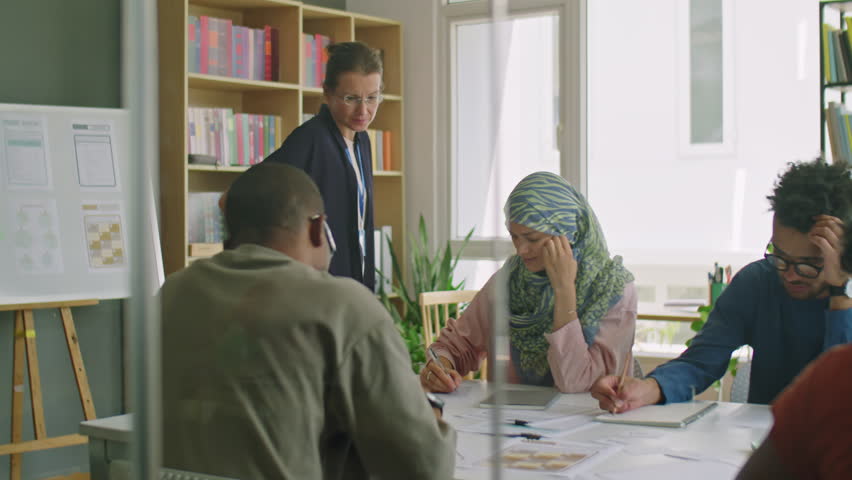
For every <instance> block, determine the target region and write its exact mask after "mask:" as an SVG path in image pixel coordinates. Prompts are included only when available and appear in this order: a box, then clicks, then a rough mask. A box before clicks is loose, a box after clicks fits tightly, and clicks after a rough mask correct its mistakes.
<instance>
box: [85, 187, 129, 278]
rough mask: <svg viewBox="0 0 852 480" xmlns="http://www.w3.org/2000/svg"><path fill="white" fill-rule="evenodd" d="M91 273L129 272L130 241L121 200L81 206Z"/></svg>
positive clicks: (91, 202) (93, 202)
mask: <svg viewBox="0 0 852 480" xmlns="http://www.w3.org/2000/svg"><path fill="white" fill-rule="evenodd" d="M80 209H81V212H82V221H83V233H84V235H85V239H84V240H85V245H86V259H87V263H88V265H89V271H92V272H102V271H106V270H112V271H114V270H126V269H127V266H128V259H127V240H126V229H125V227H124V221H123V219H124V214H123V210H122V207H121V202H119V201H84V202H83V203H82V204H81V205H80Z"/></svg>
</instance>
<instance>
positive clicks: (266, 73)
mask: <svg viewBox="0 0 852 480" xmlns="http://www.w3.org/2000/svg"><path fill="white" fill-rule="evenodd" d="M263 79H264V80H266V81H272V27H270V26H269V25H265V26H264V27H263Z"/></svg>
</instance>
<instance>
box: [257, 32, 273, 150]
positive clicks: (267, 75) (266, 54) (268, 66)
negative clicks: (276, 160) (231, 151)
mask: <svg viewBox="0 0 852 480" xmlns="http://www.w3.org/2000/svg"><path fill="white" fill-rule="evenodd" d="M263 79H264V80H267V81H271V80H272V27H270V26H269V25H264V26H263ZM260 138H263V137H262V136H261V137H260Z"/></svg>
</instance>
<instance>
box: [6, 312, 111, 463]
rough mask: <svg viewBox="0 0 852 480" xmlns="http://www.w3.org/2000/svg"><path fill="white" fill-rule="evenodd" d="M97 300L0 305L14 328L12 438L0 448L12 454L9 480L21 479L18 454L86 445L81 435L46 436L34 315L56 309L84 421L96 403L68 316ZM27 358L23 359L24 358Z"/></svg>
mask: <svg viewBox="0 0 852 480" xmlns="http://www.w3.org/2000/svg"><path fill="white" fill-rule="evenodd" d="M97 303H98V300H74V301H62V302H40V303H22V304H16V305H0V311H13V312H14V317H15V320H14V321H15V329H14V339H13V345H14V347H13V350H14V353H13V355H14V357H13V360H12V435H11V442H10V443H7V444H5V445H0V455H11V457H10V461H9V478H10V480H20V478H21V454H22V453H25V452H32V451H36V450H47V449H50V448H60V447H68V446H71V445H79V444H83V443H87V442H88V438H87V437H86V436H84V435H79V434H70V435H60V436H56V437H48V435H47V428H46V426H45V422H44V404H43V402H42V391H41V377H40V374H39V363H38V355H37V353H36V333H35V322H34V319H33V312H34V311H35V310H44V309H52V308H58V309H59V314H60V317H61V319H62V327H63V329H64V331H65V342H66V344H67V345H68V355H69V357H70V360H71V366H72V368H73V371H74V377H75V378H76V381H77V390H78V391H79V394H80V403H81V404H82V407H83V416H84V417H85V419H86V420H93V419H94V418H96V417H95V404H94V402H93V401H92V392H91V390H90V389H89V379H88V377H87V376H86V368H85V366H84V365H83V356H82V355H81V353H80V343H79V341H78V339H77V330H76V328H75V327H74V319H73V317H72V316H71V307H81V306H87V305H96V304H97ZM25 356H26V357H25ZM25 361H26V364H27V372H28V374H29V375H28V376H29V386H30V404H31V406H32V416H33V433H34V436H35V439H34V440H27V441H24V440H23V438H22V425H23V420H24V362H25Z"/></svg>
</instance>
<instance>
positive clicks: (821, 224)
mask: <svg viewBox="0 0 852 480" xmlns="http://www.w3.org/2000/svg"><path fill="white" fill-rule="evenodd" d="M814 220H815V221H816V223H814V226H813V227H812V228H811V231H810V232H808V238H810V240H811V242H813V243H814V245H816V246H817V247H819V249H820V251H821V252H822V256H823V259H824V261H825V263H824V267H823V270H822V274H823V278H824V279H825V281H826V282H828V284H830V285H842V284H843V283H845V282H846V281H847V280H848V279H849V273H850V272H845V271H844V270H843V267H842V266H841V263H840V259H841V257H842V256H843V248H844V246H845V242H844V238H843V237H844V235H843V221H842V220H840V219H839V218H837V217H832V216H831V215H817V216H816V217H815V218H814Z"/></svg>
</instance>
